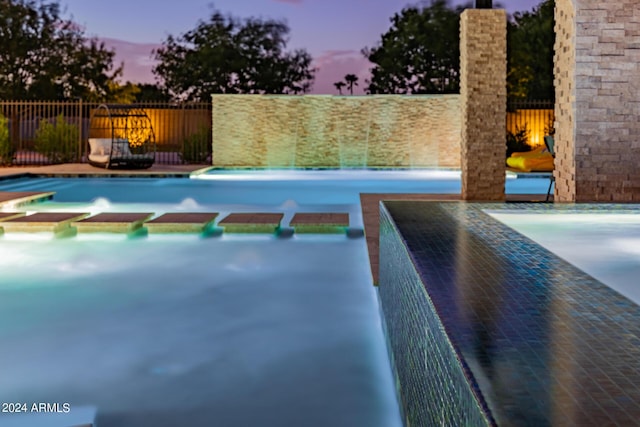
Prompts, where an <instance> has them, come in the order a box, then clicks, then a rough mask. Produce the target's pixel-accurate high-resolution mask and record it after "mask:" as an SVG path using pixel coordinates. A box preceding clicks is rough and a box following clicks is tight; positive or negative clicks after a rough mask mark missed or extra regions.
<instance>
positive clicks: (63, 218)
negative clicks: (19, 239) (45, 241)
mask: <svg viewBox="0 0 640 427" xmlns="http://www.w3.org/2000/svg"><path fill="white" fill-rule="evenodd" d="M89 215H90V214H89V213H78V212H38V213H35V214H32V215H22V216H19V217H14V218H12V219H8V220H5V221H2V223H1V226H2V229H3V230H4V231H5V232H21V233H39V232H43V231H51V232H54V233H60V232H63V231H66V230H70V226H71V224H72V223H74V221H78V220H80V219H82V218H85V217H87V216H89Z"/></svg>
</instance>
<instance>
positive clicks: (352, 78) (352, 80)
mask: <svg viewBox="0 0 640 427" xmlns="http://www.w3.org/2000/svg"><path fill="white" fill-rule="evenodd" d="M344 81H345V82H347V89H349V92H350V93H351V95H353V86H354V85H355V86H358V76H356V75H355V74H347V75H346V76H344Z"/></svg>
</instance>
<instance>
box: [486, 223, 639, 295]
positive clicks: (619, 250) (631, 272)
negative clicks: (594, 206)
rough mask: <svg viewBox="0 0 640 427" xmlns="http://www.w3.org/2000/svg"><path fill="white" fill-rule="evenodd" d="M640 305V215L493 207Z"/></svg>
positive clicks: (519, 228)
mask: <svg viewBox="0 0 640 427" xmlns="http://www.w3.org/2000/svg"><path fill="white" fill-rule="evenodd" d="M488 212H489V213H490V214H491V216H493V217H494V218H496V219H497V220H499V221H501V222H503V223H505V224H506V225H508V226H509V227H511V228H513V229H514V230H516V231H518V232H519V233H521V234H523V235H525V236H527V237H528V238H530V239H532V240H534V241H535V242H536V243H538V244H539V245H541V246H543V247H545V248H546V249H548V250H550V251H552V252H553V253H555V254H556V255H558V256H559V257H561V258H563V259H564V260H566V261H568V262H569V263H571V264H573V265H574V266H576V267H578V268H579V269H580V270H582V271H584V272H585V273H587V274H589V275H591V276H592V277H594V278H596V279H597V280H599V281H600V282H602V283H604V284H605V285H607V286H609V287H610V288H612V289H614V290H615V291H617V292H619V293H621V294H622V295H624V296H625V297H627V298H629V299H631V300H632V301H634V302H635V303H636V304H639V305H640V286H639V285H638V277H640V215H638V214H637V213H635V214H632V213H613V212H611V213H605V212H600V213H584V212H583V213H569V212H556V213H543V212H530V213H525V212H509V211H488Z"/></svg>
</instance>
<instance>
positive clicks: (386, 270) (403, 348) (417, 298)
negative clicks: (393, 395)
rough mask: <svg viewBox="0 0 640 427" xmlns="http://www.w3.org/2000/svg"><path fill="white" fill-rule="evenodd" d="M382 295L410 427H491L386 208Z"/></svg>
mask: <svg viewBox="0 0 640 427" xmlns="http://www.w3.org/2000/svg"><path fill="white" fill-rule="evenodd" d="M379 295H380V300H381V305H382V311H383V314H384V320H385V327H386V334H387V340H388V343H389V347H390V348H389V352H390V353H391V360H392V363H393V365H394V366H393V368H394V374H395V376H396V386H397V388H398V393H399V396H400V401H401V406H402V410H403V412H404V417H405V424H406V425H407V426H488V425H491V422H490V421H489V419H488V418H487V416H486V415H485V413H484V411H483V409H482V407H481V406H480V404H479V403H478V401H477V399H476V397H475V395H474V392H473V389H472V387H471V385H470V384H469V382H468V381H467V379H466V377H465V374H464V371H463V368H462V366H461V364H460V361H459V359H458V357H457V356H456V352H455V350H454V348H453V346H452V344H451V342H450V341H449V339H448V337H447V335H446V333H445V331H444V327H443V325H442V323H441V321H440V319H439V318H438V315H437V313H436V310H435V308H434V305H433V303H432V301H431V299H430V298H429V296H428V294H427V292H426V290H425V287H424V285H423V283H422V281H421V279H420V276H419V275H418V273H417V271H416V268H415V266H414V264H413V262H412V259H411V256H410V254H409V252H408V251H407V248H406V246H405V244H404V241H403V239H402V236H401V235H400V233H399V231H398V229H397V228H396V226H395V224H394V222H393V219H392V218H391V216H390V214H389V212H388V211H387V210H386V208H385V207H384V206H383V205H381V210H380V280H379Z"/></svg>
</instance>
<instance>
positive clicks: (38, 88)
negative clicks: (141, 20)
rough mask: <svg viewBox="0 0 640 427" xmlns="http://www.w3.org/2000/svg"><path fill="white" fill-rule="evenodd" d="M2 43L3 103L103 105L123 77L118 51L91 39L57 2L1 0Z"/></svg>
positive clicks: (0, 88) (0, 85) (0, 76)
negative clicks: (69, 101) (81, 101)
mask: <svg viewBox="0 0 640 427" xmlns="http://www.w3.org/2000/svg"><path fill="white" fill-rule="evenodd" d="M0 40H1V42H0V98H2V99H12V100H18V99H19V100H23V99H50V100H54V99H73V98H77V97H82V98H84V99H87V100H95V101H101V102H104V101H105V100H106V99H107V98H108V96H109V91H110V89H111V87H112V86H113V85H114V82H115V80H116V79H117V78H118V77H120V76H121V75H122V65H120V66H117V65H114V63H113V59H114V56H115V52H114V51H113V50H109V49H107V48H106V47H105V45H104V43H103V42H101V41H99V40H98V39H97V38H87V37H86V36H85V34H84V30H83V29H82V27H81V26H79V25H78V24H76V23H74V22H73V21H71V20H69V19H66V18H64V17H63V16H62V9H61V6H60V4H59V3H58V2H57V1H55V0H54V1H51V2H44V1H35V0H9V1H7V0H1V1H0ZM14 123H15V122H14Z"/></svg>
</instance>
